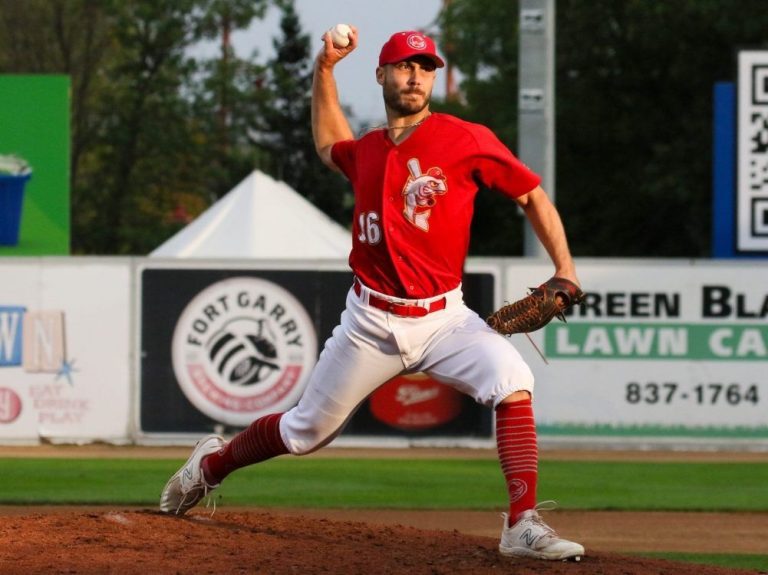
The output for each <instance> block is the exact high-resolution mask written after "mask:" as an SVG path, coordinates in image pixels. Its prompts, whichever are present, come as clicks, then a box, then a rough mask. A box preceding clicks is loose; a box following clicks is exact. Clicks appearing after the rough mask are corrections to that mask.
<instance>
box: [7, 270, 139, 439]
mask: <svg viewBox="0 0 768 575" xmlns="http://www.w3.org/2000/svg"><path fill="white" fill-rule="evenodd" d="M77 261H78V260H74V261H70V262H68V263H67V262H64V261H63V260H55V261H54V260H46V259H42V260H40V259H34V260H22V259H18V258H14V259H12V260H11V261H9V260H7V259H6V260H4V261H2V262H0V266H1V267H2V276H3V279H4V281H3V282H2V284H0V440H1V441H9V440H11V441H17V442H22V443H35V442H38V441H53V442H56V441H62V442H69V441H76V442H79V441H96V440H102V441H112V440H114V441H125V440H127V438H128V434H129V431H130V430H129V421H130V409H131V391H130V390H131V382H130V373H131V371H130V357H131V340H130V325H131V319H130V313H131V311H130V310H131V306H130V289H131V282H130V277H131V270H130V264H129V263H128V262H127V261H126V262H122V263H112V262H103V261H102V262H100V261H98V260H93V259H92V260H91V261H89V265H87V266H84V265H79V264H78V263H77ZM16 262H18V263H16Z"/></svg>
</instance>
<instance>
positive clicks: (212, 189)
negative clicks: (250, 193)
mask: <svg viewBox="0 0 768 575" xmlns="http://www.w3.org/2000/svg"><path fill="white" fill-rule="evenodd" d="M266 1H267V0H248V1H246V0H132V1H131V2H119V1H118V0H29V1H28V2H24V3H20V2H16V1H14V0H0V2H1V4H0V8H2V11H1V12H0V26H2V28H0V32H3V33H0V65H1V66H2V70H3V71H11V72H56V73H67V74H70V75H71V76H72V77H73V88H74V89H73V94H72V97H73V110H74V115H73V128H74V129H73V157H72V163H73V164H72V165H73V167H72V216H73V221H72V230H73V238H72V246H73V250H74V251H75V252H76V253H109V254H128V253H138V254H143V253H147V252H148V251H149V250H151V249H152V248H154V247H155V246H157V245H158V244H159V243H160V242H161V241H162V240H164V239H165V238H167V237H168V236H169V235H170V234H171V233H172V232H173V231H175V230H176V229H178V227H179V226H180V225H183V223H185V219H187V218H185V216H184V213H183V212H185V211H186V212H190V211H191V212H199V211H201V210H202V209H203V208H204V207H205V206H206V205H207V203H209V201H210V198H211V195H214V198H215V193H216V192H217V191H218V190H217V189H216V187H222V186H227V187H229V186H230V185H231V184H232V183H234V182H236V181H238V179H235V178H238V177H242V175H243V172H244V171H245V172H247V171H249V170H250V169H251V166H252V165H253V159H252V157H250V156H249V155H248V152H247V151H246V152H244V151H243V149H242V147H238V146H234V145H233V146H228V145H224V146H222V145H221V143H222V142H224V143H227V139H232V140H233V141H235V142H237V137H236V136H233V135H232V133H233V132H234V130H231V129H230V125H229V123H228V120H227V121H225V122H217V123H211V122H209V121H208V120H209V118H211V117H217V118H225V119H226V114H223V113H222V112H226V111H227V110H228V108H229V107H230V105H231V101H235V100H237V98H236V97H235V96H233V94H235V95H239V93H240V92H243V91H248V92H249V93H250V92H253V90H252V86H245V87H244V86H243V83H245V84H247V83H248V82H249V81H250V80H251V78H253V77H254V76H256V75H258V73H259V70H260V68H259V67H258V66H256V65H255V64H253V63H250V62H247V63H241V62H239V61H237V60H236V59H230V58H229V54H228V53H227V52H224V53H223V54H222V58H221V59H220V60H221V61H220V63H219V65H218V66H213V65H208V63H198V62H196V61H194V60H192V59H191V58H190V57H189V55H188V53H189V48H190V47H191V46H192V45H194V44H195V43H196V42H198V41H199V40H200V39H202V38H207V37H211V36H212V35H214V34H216V33H217V32H219V31H221V30H222V29H224V30H232V29H235V28H237V27H243V26H246V25H248V24H249V23H250V21H251V19H252V18H254V17H256V16H260V15H261V14H262V13H263V9H264V7H265V6H266ZM222 62H223V63H222ZM231 70H234V72H230V71H231ZM217 82H218V83H217ZM237 82H240V84H237ZM206 84H207V85H209V86H210V87H211V89H212V90H213V89H215V90H216V92H215V93H216V96H215V97H212V98H209V101H211V102H213V104H212V105H213V107H214V108H215V110H216V114H211V113H210V110H211V108H210V107H206V106H205V105H204V99H203V98H195V96H196V95H199V94H200V93H201V89H200V88H199V86H200V85H206ZM196 114H199V115H196ZM233 116H234V115H233ZM240 140H243V141H244V138H240ZM245 165H247V167H244V166H245ZM192 215H194V213H192Z"/></svg>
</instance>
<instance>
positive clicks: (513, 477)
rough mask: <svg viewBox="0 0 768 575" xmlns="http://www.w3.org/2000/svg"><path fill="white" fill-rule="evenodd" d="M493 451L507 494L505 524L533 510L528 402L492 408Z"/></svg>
mask: <svg viewBox="0 0 768 575" xmlns="http://www.w3.org/2000/svg"><path fill="white" fill-rule="evenodd" d="M496 449H497V451H498V453H499V462H500V463H501V471H502V473H503V474H504V479H505V480H506V482H507V491H508V492H509V523H510V525H513V524H514V523H516V522H517V516H518V515H520V514H521V513H522V512H523V511H527V510H528V509H533V508H534V507H535V506H536V481H537V478H538V468H539V449H538V445H537V441H536V424H535V422H534V419H533V404H532V402H531V400H530V399H527V400H524V401H516V402H514V403H502V404H501V405H499V406H498V407H497V408H496Z"/></svg>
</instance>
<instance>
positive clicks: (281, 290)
mask: <svg viewBox="0 0 768 575" xmlns="http://www.w3.org/2000/svg"><path fill="white" fill-rule="evenodd" d="M577 265H578V269H579V274H580V279H581V281H582V284H583V286H584V288H585V289H586V290H587V291H588V292H589V296H588V298H587V301H586V302H585V305H583V306H582V307H580V308H578V309H576V310H574V312H573V313H571V314H570V315H569V317H568V321H567V323H560V322H556V323H554V324H552V325H551V326H550V327H547V328H546V329H545V330H542V331H540V332H537V333H535V334H532V337H531V339H532V340H533V344H535V345H536V347H538V348H539V350H540V351H541V352H542V353H543V355H544V356H545V357H546V360H545V359H543V358H542V357H540V355H539V353H538V352H537V351H536V349H535V348H534V345H533V344H532V343H531V342H529V341H528V340H527V339H526V338H525V336H522V335H516V336H513V337H512V342H513V344H514V345H515V346H516V347H517V348H518V349H519V350H520V352H521V353H522V354H523V356H524V357H525V359H526V360H527V361H528V362H529V364H530V365H531V367H532V368H533V370H534V373H535V375H536V378H537V387H536V403H535V405H536V411H537V419H538V426H539V431H540V436H541V441H542V444H543V445H547V444H549V445H560V444H565V445H570V446H574V447H611V448H624V447H642V448H650V447H670V448H697V449H723V448H726V449H750V450H766V451H768V369H767V366H768V361H767V360H768V322H767V321H766V319H767V318H768V266H766V265H765V264H763V263H760V262H755V261H752V262H733V261H728V262H722V261H703V260H617V259H605V260H603V259H580V260H578V261H577ZM467 272H468V273H467V278H466V281H465V291H466V293H467V302H468V304H469V305H470V306H471V307H473V308H474V309H476V310H477V311H478V313H480V314H481V315H486V314H487V313H488V312H489V311H490V310H491V309H493V308H495V307H496V306H498V305H500V304H501V303H503V302H504V301H513V300H515V299H518V298H519V297H521V296H522V295H524V293H525V291H526V288H527V287H529V286H533V285H536V284H538V283H540V282H541V281H542V280H543V279H546V277H548V275H549V274H550V273H551V268H550V266H549V264H546V263H544V262H538V261H532V260H529V259H523V258H503V259H502V258H471V259H470V261H469V263H468V266H467ZM350 281H351V274H350V273H349V270H348V268H347V267H346V264H345V262H343V261H339V262H329V263H324V264H317V263H316V262H288V261H284V262H254V261H248V260H236V261H235V260H233V261H205V260H155V259H149V258H91V257H72V258H67V257H61V258H0V443H6V444H7V443H23V444H36V443H40V442H53V443H71V442H74V443H90V442H95V441H103V442H109V443H144V444H152V443H164V444H168V443H189V442H191V441H193V440H194V439H195V438H196V437H198V436H199V435H200V434H201V433H203V432H207V431H219V432H223V433H233V432H235V431H237V429H239V428H241V427H242V426H243V425H246V424H247V422H248V421H250V419H251V418H252V417H257V416H258V415H260V414H262V413H264V412H265V411H272V410H281V409H285V408H286V407H288V406H289V405H290V404H291V403H292V402H294V401H295V399H296V397H298V394H300V392H301V388H302V385H303V384H304V383H305V378H306V375H307V374H308V373H309V371H310V370H311V366H312V365H313V363H314V361H315V358H316V356H317V353H319V350H320V349H321V348H322V344H323V341H324V340H325V339H326V338H327V337H328V335H329V334H330V331H331V330H332V328H333V326H334V325H335V323H336V321H337V319H338V314H339V313H340V311H341V309H342V308H343V305H344V296H345V292H346V289H347V287H348V285H349V283H350ZM254 330H257V331H258V332H259V333H258V337H256V338H254V337H250V338H248V337H246V336H247V335H249V334H250V335H251V336H252V335H253V333H254ZM238 338H241V339H242V341H244V342H245V341H246V340H247V341H256V342H257V343H258V345H255V347H254V348H253V350H254V351H253V353H250V354H249V353H246V352H247V349H246V351H245V352H244V351H243V348H242V346H238V347H233V346H234V344H235V343H237V341H238ZM213 341H216V342H217V343H218V346H217V347H216V349H222V348H223V346H225V344H226V345H229V346H230V347H231V350H230V351H231V353H230V355H228V356H227V357H232V358H235V359H234V360H232V361H231V362H222V361H220V359H221V358H223V357H224V356H219V360H215V358H214V359H212V356H211V355H210V354H208V353H207V352H204V351H203V350H204V348H205V346H206V345H213V344H210V342H213ZM196 342H197V343H196ZM233 342H234V343H233ZM203 344H205V345H203ZM206 349H210V348H206ZM206 365H207V366H208V367H206ZM214 366H215V367H216V373H214V372H213V371H211V370H213V369H214ZM206 369H208V371H206ZM211 406H213V407H211ZM337 443H338V444H340V445H377V446H378V445H394V446H402V445H475V446H481V447H483V446H491V445H492V420H491V417H490V414H489V413H488V412H487V410H484V409H480V408H477V407H476V406H474V405H473V404H471V402H470V403H469V404H468V403H467V402H466V399H465V398H463V397H456V396H455V395H453V394H451V393H450V390H448V389H447V388H444V387H443V386H441V385H438V384H437V383H436V382H434V381H432V380H429V379H428V378H425V377H423V376H412V377H409V378H405V379H401V380H400V381H397V382H392V383H391V384H389V385H388V386H387V388H386V389H382V390H381V393H380V394H379V395H378V396H377V397H372V398H371V399H370V400H369V402H367V403H366V405H364V406H363V407H362V408H361V410H360V411H359V412H358V414H356V416H355V418H353V420H352V421H351V422H350V425H349V427H348V429H347V432H346V433H345V434H344V435H343V436H342V437H341V438H340V439H339V440H337Z"/></svg>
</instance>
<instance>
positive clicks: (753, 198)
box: [736, 50, 768, 252]
mask: <svg viewBox="0 0 768 575" xmlns="http://www.w3.org/2000/svg"><path fill="white" fill-rule="evenodd" d="M738 102H739V104H738V109H739V111H738V129H739V131H738V150H739V151H738V188H737V192H736V193H737V200H736V204H737V208H736V209H737V216H736V218H737V220H736V227H737V248H738V250H739V251H745V252H768V51H766V50H763V51H754V50H745V51H742V52H739V96H738Z"/></svg>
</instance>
